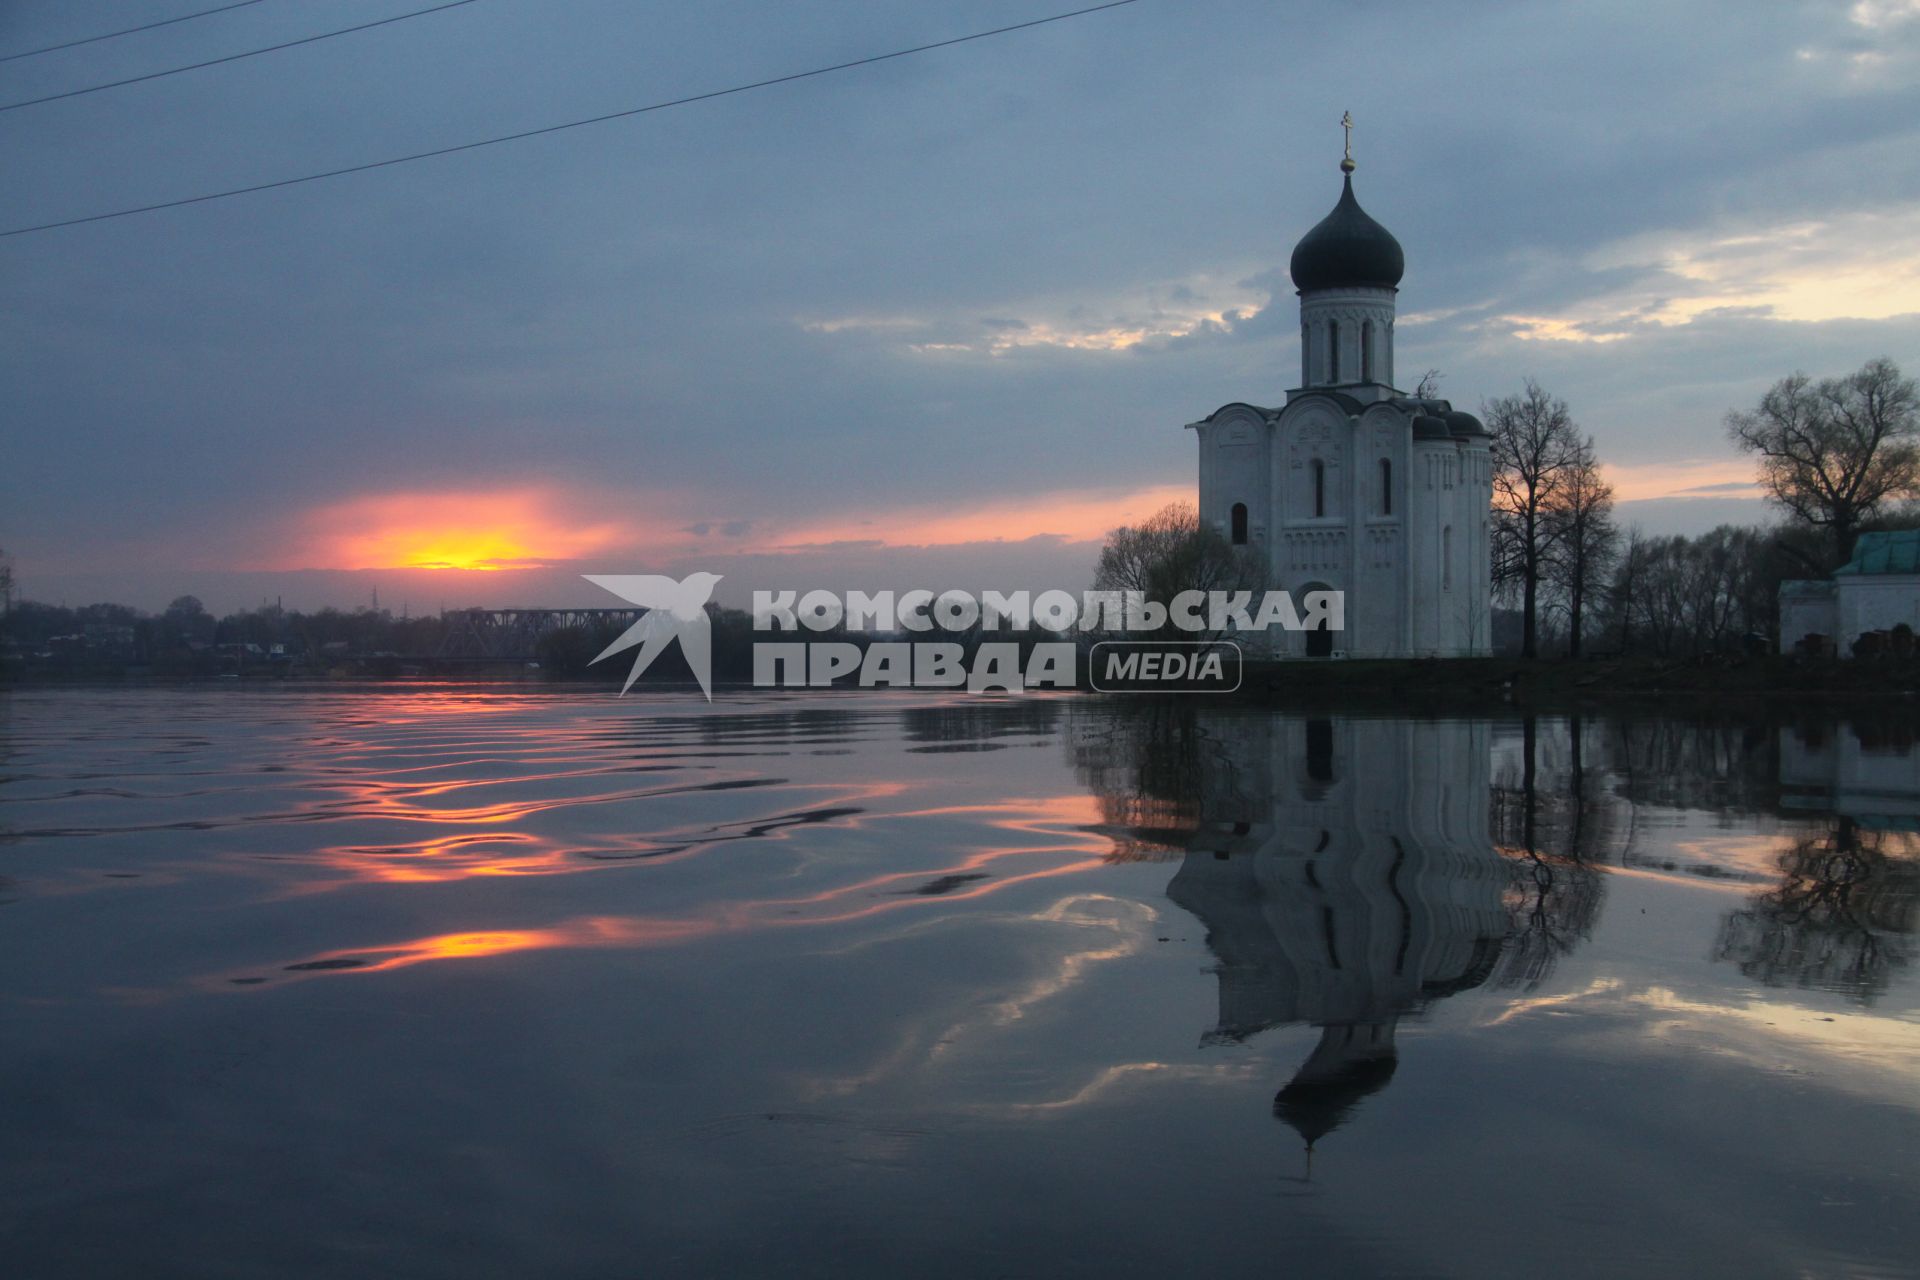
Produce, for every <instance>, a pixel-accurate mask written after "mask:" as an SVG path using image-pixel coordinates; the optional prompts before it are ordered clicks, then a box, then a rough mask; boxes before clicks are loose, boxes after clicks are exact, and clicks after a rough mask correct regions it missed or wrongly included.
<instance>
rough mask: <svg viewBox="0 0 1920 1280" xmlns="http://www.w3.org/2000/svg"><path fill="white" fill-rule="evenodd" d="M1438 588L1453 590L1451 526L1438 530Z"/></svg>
mask: <svg viewBox="0 0 1920 1280" xmlns="http://www.w3.org/2000/svg"><path fill="white" fill-rule="evenodd" d="M1440 589H1441V590H1442V591H1451V590H1453V526H1452V525H1448V526H1447V527H1446V528H1444V529H1442V530H1441V531H1440Z"/></svg>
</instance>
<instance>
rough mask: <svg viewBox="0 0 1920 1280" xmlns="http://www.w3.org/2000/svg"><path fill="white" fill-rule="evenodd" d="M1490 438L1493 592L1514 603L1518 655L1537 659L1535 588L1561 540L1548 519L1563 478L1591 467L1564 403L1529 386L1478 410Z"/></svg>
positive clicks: (1558, 528)
mask: <svg viewBox="0 0 1920 1280" xmlns="http://www.w3.org/2000/svg"><path fill="white" fill-rule="evenodd" d="M1480 416H1481V417H1482V418H1484V419H1485V420H1486V424H1487V430H1488V431H1489V432H1491V433H1492V435H1493V508H1494V517H1493V518H1494V524H1493V544H1494V545H1493V556H1494V564H1493V573H1494V589H1495V590H1496V591H1498V592H1500V593H1502V594H1505V595H1508V596H1509V598H1511V595H1512V594H1513V593H1515V592H1517V593H1518V594H1519V596H1520V610H1521V633H1520V634H1521V641H1520V651H1521V653H1522V654H1524V655H1525V656H1526V657H1529V658H1532V657H1536V656H1538V654H1539V647H1540V646H1539V625H1540V624H1539V613H1540V609H1539V602H1540V584H1541V580H1542V578H1544V577H1545V573H1546V567H1547V564H1548V562H1549V558H1550V557H1551V555H1552V553H1553V550H1554V546H1555V544H1556V543H1557V542H1558V540H1559V538H1560V536H1561V535H1562V533H1563V532H1564V528H1563V526H1561V525H1560V524H1558V523H1557V522H1556V521H1555V520H1554V519H1553V518H1552V512H1553V509H1554V507H1555V505H1556V503H1557V502H1558V501H1559V499H1560V495H1561V492H1562V490H1563V489H1564V487H1565V486H1566V483H1567V474H1568V472H1569V470H1571V469H1573V468H1576V467H1578V466H1579V465H1580V464H1581V462H1582V460H1583V459H1590V457H1591V454H1592V444H1591V442H1590V441H1587V440H1584V439H1582V438H1581V435H1580V430H1579V428H1578V427H1576V426H1575V425H1574V421H1573V415H1572V414H1571V413H1569V412H1568V411H1567V402H1566V401H1565V400H1559V399H1556V398H1555V397H1553V396H1551V395H1549V394H1548V393H1547V391H1546V390H1545V389H1544V388H1542V387H1541V386H1540V384H1539V383H1537V382H1535V381H1534V380H1533V379H1531V378H1529V379H1527V383H1526V388H1525V390H1524V391H1522V392H1521V394H1519V395H1517V396H1503V397H1501V398H1500V399H1498V400H1493V401H1489V402H1487V403H1486V404H1483V405H1482V406H1481V410H1480Z"/></svg>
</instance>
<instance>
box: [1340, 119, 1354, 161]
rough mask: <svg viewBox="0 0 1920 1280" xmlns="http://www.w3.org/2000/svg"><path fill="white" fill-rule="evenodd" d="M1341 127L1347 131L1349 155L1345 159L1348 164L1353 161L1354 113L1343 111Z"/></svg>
mask: <svg viewBox="0 0 1920 1280" xmlns="http://www.w3.org/2000/svg"><path fill="white" fill-rule="evenodd" d="M1340 127H1341V128H1342V129H1345V130H1346V131H1347V154H1346V156H1345V157H1344V159H1346V160H1347V162H1348V163H1352V161H1353V112H1351V111H1342V112H1341V113H1340Z"/></svg>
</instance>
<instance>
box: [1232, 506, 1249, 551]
mask: <svg viewBox="0 0 1920 1280" xmlns="http://www.w3.org/2000/svg"><path fill="white" fill-rule="evenodd" d="M1233 545H1234V546H1236V547H1244V546H1246V545H1247V504H1246V503H1244V502H1236V503H1234V504H1233Z"/></svg>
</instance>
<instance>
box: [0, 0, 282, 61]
mask: <svg viewBox="0 0 1920 1280" xmlns="http://www.w3.org/2000/svg"><path fill="white" fill-rule="evenodd" d="M259 3H260V0H238V2H237V3H235V4H223V5H221V6H220V7H219V8H217V9H202V10H200V12H198V13H183V14H181V15H180V16H179V17H177V18H162V19H161V20H160V21H158V22H149V23H147V24H146V25H145V26H139V27H127V28H125V29H123V30H120V31H109V32H107V33H106V34H105V35H98V36H87V37H85V38H83V39H80V40H69V41H67V42H66V43H65V44H50V45H46V46H43V47H42V48H39V49H28V50H27V51H26V52H25V53H8V54H0V62H12V61H14V60H16V59H18V58H37V57H39V56H40V55H41V54H43V53H57V52H59V51H60V50H61V49H77V48H78V47H80V46H81V45H83V44H98V43H99V42H100V41H102V40H113V39H117V38H118V37H120V36H130V35H132V34H134V33H135V32H136V31H151V30H153V29H154V28H155V27H170V26H172V25H173V24H174V23H176V22H190V21H192V20H193V19H195V18H206V17H211V16H212V15H213V14H216V13H225V12H226V11H227V10H229V9H244V8H246V7H247V6H248V5H250V4H259Z"/></svg>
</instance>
